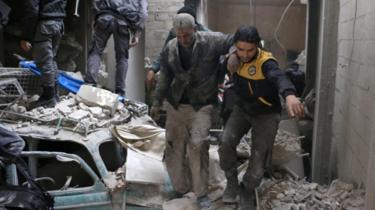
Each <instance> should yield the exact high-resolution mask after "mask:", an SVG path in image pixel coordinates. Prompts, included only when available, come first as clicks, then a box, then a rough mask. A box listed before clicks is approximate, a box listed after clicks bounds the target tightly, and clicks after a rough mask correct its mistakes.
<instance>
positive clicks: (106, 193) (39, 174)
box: [0, 69, 160, 210]
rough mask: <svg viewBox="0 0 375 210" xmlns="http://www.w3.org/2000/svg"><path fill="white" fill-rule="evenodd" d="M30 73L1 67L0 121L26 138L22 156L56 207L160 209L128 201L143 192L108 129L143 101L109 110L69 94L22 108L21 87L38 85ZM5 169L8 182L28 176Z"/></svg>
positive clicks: (142, 108) (137, 111) (139, 110)
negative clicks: (43, 105) (129, 176)
mask: <svg viewBox="0 0 375 210" xmlns="http://www.w3.org/2000/svg"><path fill="white" fill-rule="evenodd" d="M33 77H34V75H33V74H32V73H29V72H27V71H25V70H24V69H1V71H0V81H3V82H2V83H1V82H0V91H1V94H0V95H1V97H0V124H1V125H2V126H4V127H6V128H7V129H9V130H12V131H14V132H16V133H17V134H18V135H19V136H21V137H22V138H23V139H24V140H25V142H26V146H25V149H24V151H23V152H22V153H21V156H22V158H23V159H24V160H25V161H26V162H27V163H28V168H29V171H30V173H31V175H32V176H33V177H34V178H35V181H36V182H37V183H38V184H39V185H40V186H42V187H43V188H44V189H46V190H47V191H48V192H49V193H50V194H51V195H52V196H53V197H54V202H55V204H54V209H80V210H84V209H87V210H89V209H90V210H93V209H98V210H99V209H103V210H104V209H106V210H107V209H160V208H158V205H153V204H152V202H151V203H149V204H147V205H144V206H136V205H134V204H131V203H129V202H128V200H129V199H130V200H132V199H133V200H136V199H139V198H141V197H142V196H143V192H142V190H139V189H137V187H131V185H129V184H128V183H127V180H126V160H127V153H128V152H127V149H126V148H125V147H123V146H121V144H120V143H119V142H118V141H117V140H116V138H115V137H113V136H112V133H111V130H110V128H111V126H113V125H118V124H124V123H127V122H129V121H130V120H131V119H132V118H137V117H140V116H143V115H145V114H146V113H147V111H148V110H147V109H148V107H147V105H145V104H142V103H138V102H134V101H130V100H126V101H125V102H124V103H116V104H112V105H111V106H112V108H113V107H114V106H115V108H114V109H115V110H108V109H107V108H108V107H105V106H101V105H100V104H97V105H95V104H90V105H87V103H86V101H84V100H79V99H77V97H76V96H75V95H73V94H69V95H66V96H62V97H60V102H59V103H58V104H57V106H56V107H55V108H46V109H44V108H37V109H34V110H30V111H26V108H25V107H24V106H23V104H24V100H25V99H24V96H25V93H27V94H28V95H29V93H30V92H32V91H31V90H35V89H37V88H35V87H34V86H37V85H38V84H37V82H35V81H36V80H37V78H36V77H35V78H33ZM4 81H5V82H4ZM24 89H25V91H24ZM99 91H100V90H99ZM28 99H29V97H28ZM28 99H27V100H28ZM106 105H108V104H106ZM6 171H7V177H8V180H7V182H9V183H10V184H14V185H22V184H23V183H25V182H26V181H27V180H25V179H24V178H23V177H22V176H20V174H19V172H18V171H17V170H16V168H15V167H14V166H10V167H8V168H7V170H6ZM129 186H130V187H129ZM133 186H136V184H135V185H133ZM132 197H133V198H132Z"/></svg>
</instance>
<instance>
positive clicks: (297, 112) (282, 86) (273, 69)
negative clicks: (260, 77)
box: [262, 60, 304, 118]
mask: <svg viewBox="0 0 375 210" xmlns="http://www.w3.org/2000/svg"><path fill="white" fill-rule="evenodd" d="M262 70H263V74H264V75H265V76H266V78H267V79H268V80H269V81H271V82H272V83H273V84H274V85H275V87H278V90H279V93H280V95H281V96H282V97H283V98H284V99H285V101H286V108H287V111H288V114H289V116H290V117H292V118H294V117H297V118H301V117H303V116H304V108H303V105H302V103H301V102H300V100H299V99H298V98H297V97H296V89H295V88H294V85H293V84H292V82H291V81H290V80H289V78H288V77H287V76H286V74H285V73H284V72H283V71H282V70H281V69H280V68H279V65H278V64H277V62H276V61H274V60H268V61H266V62H265V63H264V64H263V66H262Z"/></svg>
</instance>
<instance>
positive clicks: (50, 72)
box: [21, 0, 67, 109]
mask: <svg viewBox="0 0 375 210" xmlns="http://www.w3.org/2000/svg"><path fill="white" fill-rule="evenodd" d="M25 4H26V7H25V8H26V9H25V16H24V21H23V22H24V30H23V38H24V40H22V41H21V48H22V49H23V50H24V51H26V52H27V51H29V50H31V47H32V49H33V56H34V60H35V63H36V66H37V67H38V68H39V69H40V70H41V73H42V76H41V84H42V89H43V92H42V94H41V96H40V97H39V99H38V101H36V102H35V103H32V104H31V105H30V106H29V107H28V108H29V109H33V108H36V107H39V106H44V107H54V106H55V105H56V102H57V95H56V94H57V93H56V91H57V87H56V78H57V70H58V68H57V64H56V61H55V58H56V54H57V51H58V48H59V44H60V39H61V37H62V35H63V33H64V18H65V16H66V12H65V8H66V4H67V0H25ZM30 41H31V42H32V45H31V44H30Z"/></svg>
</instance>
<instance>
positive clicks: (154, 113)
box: [150, 106, 160, 121]
mask: <svg viewBox="0 0 375 210" xmlns="http://www.w3.org/2000/svg"><path fill="white" fill-rule="evenodd" d="M150 115H151V117H152V119H154V120H155V121H157V120H159V119H160V107H159V106H152V107H151V110H150Z"/></svg>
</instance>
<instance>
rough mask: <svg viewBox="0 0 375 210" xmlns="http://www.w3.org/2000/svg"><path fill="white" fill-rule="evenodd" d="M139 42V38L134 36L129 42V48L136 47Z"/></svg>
mask: <svg viewBox="0 0 375 210" xmlns="http://www.w3.org/2000/svg"><path fill="white" fill-rule="evenodd" d="M138 42H139V38H138V37H137V36H134V37H133V38H132V39H131V40H129V48H132V47H135V46H137V44H138Z"/></svg>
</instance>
